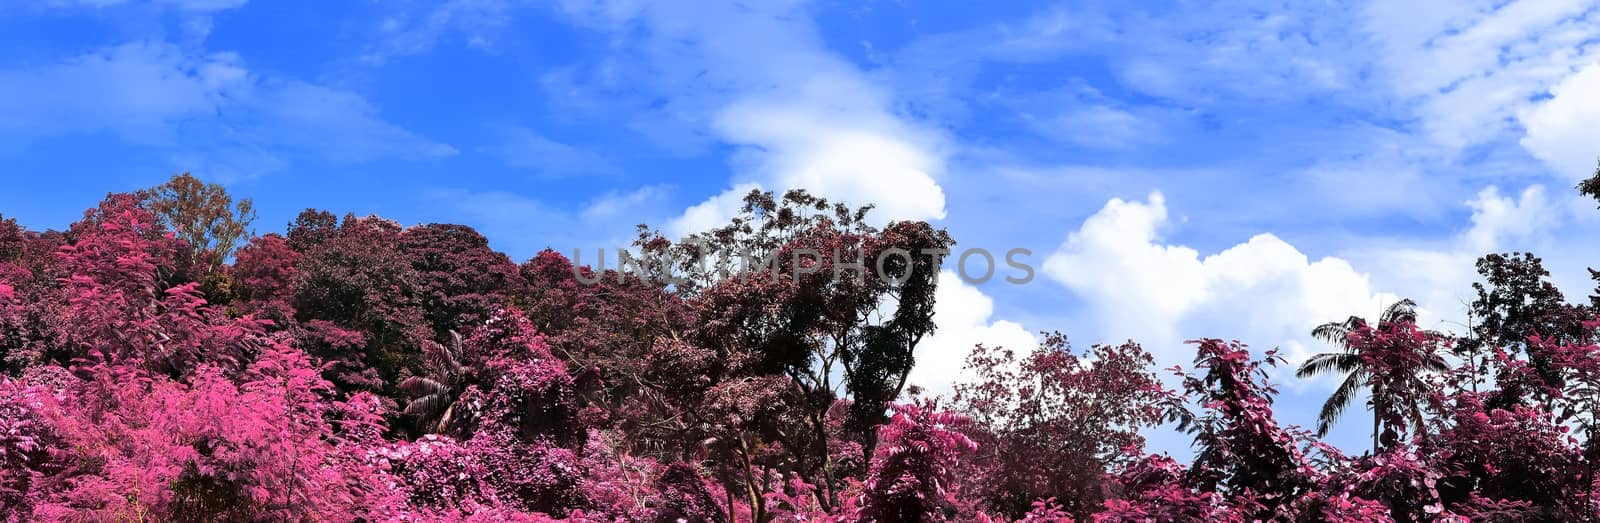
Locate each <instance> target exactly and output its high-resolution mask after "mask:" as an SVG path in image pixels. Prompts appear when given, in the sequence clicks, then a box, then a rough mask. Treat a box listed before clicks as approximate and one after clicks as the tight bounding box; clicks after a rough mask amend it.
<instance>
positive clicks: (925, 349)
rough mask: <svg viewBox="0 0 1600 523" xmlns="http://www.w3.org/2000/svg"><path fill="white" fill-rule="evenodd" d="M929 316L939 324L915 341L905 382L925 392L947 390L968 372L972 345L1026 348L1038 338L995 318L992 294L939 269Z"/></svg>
mask: <svg viewBox="0 0 1600 523" xmlns="http://www.w3.org/2000/svg"><path fill="white" fill-rule="evenodd" d="M934 300H935V302H934V308H933V319H934V321H935V322H936V323H937V324H938V326H939V328H938V330H937V331H934V333H933V335H931V336H928V337H927V338H926V339H924V340H923V341H922V343H921V344H920V345H918V346H917V353H916V358H917V364H916V366H915V367H913V368H912V369H911V374H910V375H909V376H908V377H907V379H906V382H907V384H910V385H916V386H919V387H922V388H923V389H926V390H927V393H928V395H945V396H949V395H950V394H951V393H952V392H953V391H954V388H953V386H954V385H955V384H956V383H959V382H961V381H965V380H967V379H969V378H970V377H969V376H968V375H967V373H965V372H963V367H964V366H965V365H966V361H967V355H968V354H970V353H971V352H972V348H973V346H975V345H977V344H980V343H981V344H983V345H984V346H985V347H990V348H998V347H1005V348H1007V349H1011V350H1014V351H1016V352H1017V354H1019V355H1021V354H1027V353H1028V352H1030V351H1032V350H1033V349H1034V348H1035V347H1037V346H1038V344H1039V341H1038V339H1037V338H1035V337H1034V336H1033V333H1032V332H1029V331H1028V330H1027V329H1025V328H1023V327H1022V325H1021V324H1018V323H1016V322H1012V321H1006V320H997V319H994V318H993V316H994V299H993V298H990V297H989V296H988V295H985V294H984V293H983V291H981V290H979V289H978V288H976V287H973V286H971V285H968V284H967V283H966V282H964V281H961V278H960V277H958V276H957V275H956V273H954V272H951V271H940V272H939V290H938V291H937V292H935V294H934Z"/></svg>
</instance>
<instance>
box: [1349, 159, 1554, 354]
mask: <svg viewBox="0 0 1600 523" xmlns="http://www.w3.org/2000/svg"><path fill="white" fill-rule="evenodd" d="M1464 205H1465V206H1466V207H1468V208H1470V209H1472V218H1471V225H1470V226H1468V227H1467V228H1466V229H1464V230H1461V231H1460V232H1458V233H1456V234H1455V235H1453V236H1452V237H1450V238H1449V239H1447V240H1445V241H1442V242H1435V243H1432V244H1421V245H1407V244H1403V243H1402V244H1381V243H1380V244H1374V245H1372V246H1369V247H1367V248H1363V249H1358V250H1353V251H1351V252H1349V253H1348V256H1350V257H1351V258H1352V259H1355V260H1358V261H1359V263H1360V264H1361V265H1362V266H1363V267H1366V268H1368V269H1369V270H1371V271H1372V274H1373V275H1374V278H1375V279H1376V280H1377V283H1378V284H1379V285H1381V286H1383V287H1384V288H1385V289H1388V290H1392V291H1393V292H1395V293H1397V294H1400V295H1402V296H1405V297H1408V298H1411V299H1413V300H1416V301H1417V303H1418V304H1420V305H1421V306H1422V307H1423V309H1424V310H1423V311H1422V312H1424V314H1423V315H1422V320H1423V321H1424V323H1425V324H1427V326H1429V327H1433V328H1440V329H1450V330H1457V331H1459V330H1461V329H1462V328H1463V326H1464V325H1466V323H1467V304H1468V303H1469V302H1470V301H1471V300H1472V283H1473V282H1474V281H1477V279H1478V273H1477V268H1476V265H1475V262H1476V261H1477V259H1478V257H1480V256H1482V255H1484V254H1488V253H1491V252H1501V251H1508V250H1519V249H1529V248H1530V247H1531V246H1533V245H1536V244H1538V243H1539V242H1538V240H1539V239H1541V237H1543V236H1546V235H1548V234H1549V233H1551V232H1552V231H1555V230H1557V229H1558V228H1559V227H1560V226H1561V220H1560V217H1561V212H1563V208H1562V207H1560V206H1558V205H1556V204H1554V203H1553V202H1552V201H1551V200H1550V199H1549V198H1548V197H1547V196H1546V194H1545V188H1544V187H1543V186H1539V185H1534V186H1530V187H1528V188H1526V189H1523V190H1522V191H1521V192H1520V193H1518V194H1515V195H1504V194H1501V192H1500V189H1499V188H1497V187H1494V186H1490V187H1486V188H1484V189H1483V190H1481V191H1479V193H1478V195H1477V196H1476V197H1475V198H1473V199H1472V200H1469V201H1467V202H1464ZM1557 276H1558V277H1559V276H1563V275H1560V274H1558V275H1557ZM1566 290H1569V291H1570V290H1573V289H1571V288H1570V286H1568V288H1567V289H1566Z"/></svg>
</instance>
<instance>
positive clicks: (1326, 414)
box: [1317, 372, 1366, 438]
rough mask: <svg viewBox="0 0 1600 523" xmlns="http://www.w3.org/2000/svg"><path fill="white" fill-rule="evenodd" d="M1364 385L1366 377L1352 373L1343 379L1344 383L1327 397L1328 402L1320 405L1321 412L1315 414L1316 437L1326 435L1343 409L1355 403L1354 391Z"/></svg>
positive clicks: (1362, 374)
mask: <svg viewBox="0 0 1600 523" xmlns="http://www.w3.org/2000/svg"><path fill="white" fill-rule="evenodd" d="M1364 383H1366V375H1365V374H1364V373H1360V372H1353V373H1351V374H1350V376H1348V377H1346V378H1345V379H1344V383H1340V384H1339V388H1337V389H1334V391H1333V395H1331V396H1328V401H1326V402H1324V403H1323V404H1322V411H1321V412H1319V413H1317V437H1319V438H1320V437H1324V436H1327V435H1328V430H1329V429H1331V428H1333V423H1334V422H1335V421H1338V420H1339V415H1340V414H1343V413H1344V409H1346V408H1348V407H1349V406H1350V403H1351V402H1354V401H1355V399H1356V391H1359V390H1361V386H1362V384H1364Z"/></svg>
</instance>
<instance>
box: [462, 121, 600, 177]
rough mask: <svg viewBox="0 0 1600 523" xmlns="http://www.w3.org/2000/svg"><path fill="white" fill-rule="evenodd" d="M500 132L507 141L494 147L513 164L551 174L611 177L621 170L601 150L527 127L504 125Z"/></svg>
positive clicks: (557, 175) (508, 163) (546, 174)
mask: <svg viewBox="0 0 1600 523" xmlns="http://www.w3.org/2000/svg"><path fill="white" fill-rule="evenodd" d="M500 134H501V135H503V137H504V141H503V142H502V143H501V144H500V145H498V146H495V147H493V148H492V150H493V152H495V153H496V154H498V155H499V156H500V157H501V159H503V160H504V161H505V163H506V165H510V166H512V167H516V168H519V169H527V170H530V171H534V172H537V173H539V174H541V175H545V176H551V177H559V176H594V175H602V176H609V175H615V174H617V173H618V171H619V169H618V168H617V166H616V164H615V163H613V162H612V161H611V160H608V159H606V157H605V156H602V155H601V154H600V153H598V152H595V151H591V150H588V149H584V148H580V147H577V146H574V145H571V144H567V143H562V142H558V141H555V140H552V139H550V138H547V137H545V136H544V135H542V134H539V133H538V132H536V131H534V130H533V129H530V128H527V127H522V126H510V127H504V128H502V129H500Z"/></svg>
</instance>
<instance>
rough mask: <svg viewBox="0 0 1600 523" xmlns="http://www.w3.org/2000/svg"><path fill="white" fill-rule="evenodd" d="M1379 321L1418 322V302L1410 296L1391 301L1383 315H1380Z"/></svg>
mask: <svg viewBox="0 0 1600 523" xmlns="http://www.w3.org/2000/svg"><path fill="white" fill-rule="evenodd" d="M1378 321H1379V322H1380V323H1396V322H1399V323H1416V322H1417V302H1414V301H1411V299H1410V298H1402V299H1401V300H1400V301H1397V302H1394V303H1391V304H1389V307H1388V308H1386V309H1384V310H1383V316H1381V317H1379V318H1378Z"/></svg>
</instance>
